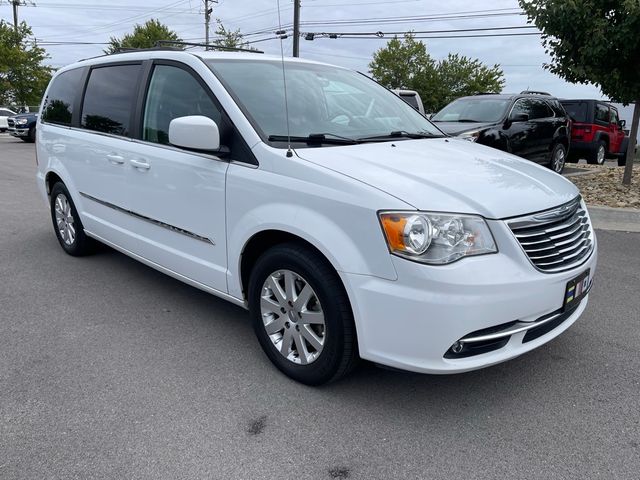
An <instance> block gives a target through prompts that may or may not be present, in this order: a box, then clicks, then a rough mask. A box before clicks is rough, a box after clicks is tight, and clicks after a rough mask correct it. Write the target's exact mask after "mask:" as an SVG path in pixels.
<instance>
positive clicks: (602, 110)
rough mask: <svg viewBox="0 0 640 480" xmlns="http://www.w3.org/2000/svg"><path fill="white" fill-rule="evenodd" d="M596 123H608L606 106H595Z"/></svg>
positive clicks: (607, 108) (599, 104)
mask: <svg viewBox="0 0 640 480" xmlns="http://www.w3.org/2000/svg"><path fill="white" fill-rule="evenodd" d="M596 122H604V123H609V107H608V106H606V105H602V104H601V103H598V104H596Z"/></svg>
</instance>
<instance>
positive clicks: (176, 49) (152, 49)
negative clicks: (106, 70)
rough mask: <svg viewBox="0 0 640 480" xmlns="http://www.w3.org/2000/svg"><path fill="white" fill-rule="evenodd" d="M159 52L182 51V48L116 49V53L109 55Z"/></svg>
mask: <svg viewBox="0 0 640 480" xmlns="http://www.w3.org/2000/svg"><path fill="white" fill-rule="evenodd" d="M159 50H162V51H166V50H169V51H178V52H179V51H182V50H181V49H180V48H177V47H148V48H135V47H118V48H116V51H115V52H113V53H111V54H109V55H114V54H116V53H129V52H157V51H159Z"/></svg>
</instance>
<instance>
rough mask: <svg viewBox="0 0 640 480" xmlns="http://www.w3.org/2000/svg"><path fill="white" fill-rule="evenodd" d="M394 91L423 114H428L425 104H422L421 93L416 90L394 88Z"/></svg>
mask: <svg viewBox="0 0 640 480" xmlns="http://www.w3.org/2000/svg"><path fill="white" fill-rule="evenodd" d="M392 92H393V93H395V94H396V95H398V96H399V97H400V98H401V99H403V100H404V101H405V102H407V103H408V104H409V105H411V106H412V107H413V108H415V109H416V110H417V111H419V112H420V113H421V114H423V115H426V113H425V111H424V106H423V105H422V99H421V98H420V94H419V93H418V92H416V91H415V90H392Z"/></svg>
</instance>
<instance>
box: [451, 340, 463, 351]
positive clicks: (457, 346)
mask: <svg viewBox="0 0 640 480" xmlns="http://www.w3.org/2000/svg"><path fill="white" fill-rule="evenodd" d="M463 348H464V344H463V343H462V342H456V343H454V344H453V345H451V351H452V352H453V353H460V352H461V351H462V349H463Z"/></svg>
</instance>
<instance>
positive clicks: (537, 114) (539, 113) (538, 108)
mask: <svg viewBox="0 0 640 480" xmlns="http://www.w3.org/2000/svg"><path fill="white" fill-rule="evenodd" d="M531 111H532V116H530V117H529V118H549V117H553V112H552V111H551V109H550V108H549V107H548V106H547V104H546V102H544V101H543V100H536V99H533V100H531Z"/></svg>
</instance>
